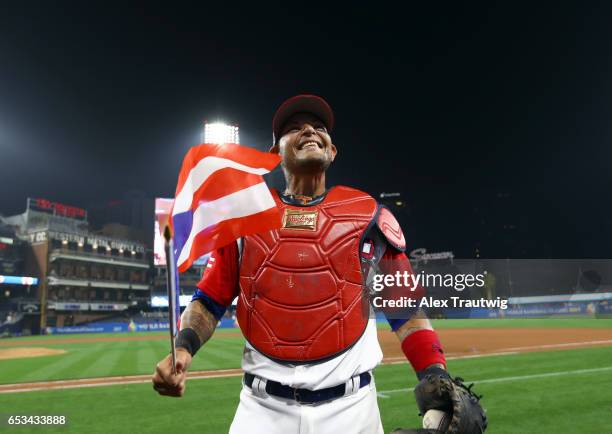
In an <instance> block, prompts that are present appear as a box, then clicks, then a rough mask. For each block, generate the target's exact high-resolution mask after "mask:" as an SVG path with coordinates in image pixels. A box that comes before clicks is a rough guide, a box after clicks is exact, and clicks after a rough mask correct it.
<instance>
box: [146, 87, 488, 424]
mask: <svg viewBox="0 0 612 434" xmlns="http://www.w3.org/2000/svg"><path fill="white" fill-rule="evenodd" d="M333 126H334V115H333V112H332V110H331V108H330V106H329V105H328V104H327V102H326V101H325V100H323V99H322V98H320V97H317V96H314V95H298V96H296V97H293V98H290V99H289V100H287V101H285V102H284V103H283V104H282V105H281V106H280V107H279V109H278V110H277V111H276V114H275V115H274V118H273V121H272V131H273V145H272V147H271V148H270V152H273V153H278V154H279V155H280V156H281V158H282V161H281V164H282V169H283V173H284V175H285V181H286V188H285V189H284V191H282V192H281V191H276V190H272V191H271V192H272V196H273V197H274V200H275V202H276V205H277V207H278V209H279V211H280V212H281V213H282V216H283V220H282V222H283V223H282V227H281V228H279V229H274V230H272V231H269V232H266V233H258V234H255V235H249V236H246V237H243V238H241V239H239V240H237V241H236V242H233V243H231V244H229V245H227V246H225V247H222V248H220V249H217V250H215V251H214V252H212V254H211V258H210V260H209V264H208V266H207V267H206V269H205V272H204V274H203V276H202V279H201V281H200V283H199V284H198V289H197V291H196V292H195V294H194V296H193V299H192V302H191V303H190V304H189V305H188V306H187V308H186V309H185V311H184V313H183V315H182V318H181V330H180V332H179V335H178V338H177V341H176V346H177V374H176V375H174V374H173V372H172V361H171V357H170V356H168V357H166V358H164V359H163V360H161V361H160V362H159V363H158V365H157V367H156V371H155V373H154V375H153V387H154V389H155V390H156V391H157V392H158V393H159V394H161V395H167V396H176V397H180V396H183V394H184V393H185V386H186V379H187V372H188V370H189V367H190V365H191V360H192V357H193V356H194V355H195V354H196V352H197V351H198V349H199V348H200V347H201V346H202V345H204V344H205V343H206V342H207V341H208V340H209V339H210V337H211V336H212V334H213V332H214V330H215V327H216V325H217V323H218V321H219V319H220V318H221V317H222V316H223V315H224V313H225V311H226V309H227V307H229V306H230V305H231V303H232V301H233V300H234V299H235V298H236V297H237V298H238V305H237V319H238V324H239V326H240V329H241V331H242V333H243V335H244V337H245V338H246V345H245V348H244V352H243V358H242V369H243V370H244V378H243V387H242V391H241V393H240V403H239V405H238V409H237V410H236V414H235V416H234V419H233V421H232V423H231V427H230V433H232V434H260V433H261V434H298V433H299V434H306V433H312V434H326V433H334V434H336V433H362V434H382V433H383V428H382V423H381V420H380V413H379V409H378V403H377V395H376V386H375V381H374V375H373V370H374V368H375V367H376V366H377V365H378V364H379V363H380V362H381V360H382V356H383V355H382V351H381V348H380V345H379V343H378V338H377V329H376V318H375V316H374V315H373V307H372V305H371V302H370V297H369V296H368V295H369V293H370V289H369V283H368V282H371V280H372V276H373V275H376V274H379V273H383V274H395V273H397V272H400V273H404V272H409V273H412V269H411V265H410V262H409V261H408V258H407V256H406V254H405V250H406V241H405V238H404V235H403V233H402V230H401V228H400V226H399V224H398V222H397V220H396V219H395V217H394V216H393V214H392V213H391V212H390V211H389V210H388V209H387V208H385V207H384V206H381V205H380V204H378V203H377V202H376V200H374V199H373V198H372V197H371V196H370V195H368V194H367V193H364V192H362V191H359V190H356V189H353V188H349V187H344V186H336V187H332V188H328V187H327V186H326V171H327V169H328V168H329V166H330V165H331V163H332V162H333V161H334V159H335V158H336V155H337V153H338V149H337V148H336V146H335V144H334V143H333V141H332V138H331V136H330V134H331V131H332V128H333ZM387 289H388V290H389V293H390V294H396V293H399V292H398V291H400V290H405V288H401V289H400V288H393V287H390V288H387ZM410 295H411V297H422V295H423V290H422V288H419V289H418V290H415V291H412V292H410ZM388 321H389V323H390V325H391V328H392V330H393V331H394V332H395V334H396V335H397V337H398V338H399V342H400V344H401V348H402V351H403V353H404V354H405V355H406V358H407V359H408V361H409V362H410V364H411V365H412V367H413V368H414V370H415V372H416V373H417V377H418V379H419V381H420V382H419V383H418V385H417V387H416V389H415V394H416V399H417V404H418V407H419V410H420V412H421V414H423V415H424V414H425V413H426V412H427V411H429V410H441V411H443V412H445V413H447V414H448V415H449V416H450V421H449V423H448V424H447V425H448V426H445V427H442V430H440V431H438V432H449V433H458V434H472V433H480V432H483V431H484V430H485V428H486V425H487V421H486V417H485V415H484V412H483V410H482V408H481V406H480V403H479V397H478V396H476V395H475V394H474V393H473V392H472V391H471V389H470V387H466V386H465V385H464V384H463V382H462V381H461V379H459V378H455V379H453V378H451V377H450V375H449V374H448V373H447V372H446V360H445V357H444V352H443V350H442V346H441V344H440V341H439V338H438V335H437V334H436V332H435V331H434V330H433V328H432V326H431V324H430V322H429V320H428V319H427V318H426V317H425V315H424V314H423V312H422V311H420V310H418V309H413V310H412V311H410V314H409V315H406V317H405V318H403V319H397V318H391V316H389V320H388ZM406 411H407V412H409V411H411V410H409V409H406ZM396 432H419V431H415V430H413V431H410V430H404V431H396ZM424 432H434V431H424Z"/></svg>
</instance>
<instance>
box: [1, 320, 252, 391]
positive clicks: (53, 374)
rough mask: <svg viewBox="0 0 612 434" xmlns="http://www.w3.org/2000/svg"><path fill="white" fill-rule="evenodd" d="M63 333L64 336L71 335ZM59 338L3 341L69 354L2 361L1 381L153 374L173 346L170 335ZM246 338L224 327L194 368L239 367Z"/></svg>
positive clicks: (137, 334) (200, 353)
mask: <svg viewBox="0 0 612 434" xmlns="http://www.w3.org/2000/svg"><path fill="white" fill-rule="evenodd" d="M151 335H159V336H160V337H162V336H161V335H163V337H165V336H167V335H168V333H167V332H166V333H154V334H153V333H151V334H149V333H118V334H112V335H111V334H107V335H98V334H87V335H71V336H68V337H72V338H98V337H118V338H121V337H128V336H144V337H146V336H151ZM68 337H66V336H61V338H60V340H66V338H68ZM41 338H42V341H49V342H51V341H52V340H53V341H55V340H56V339H57V338H58V336H48V337H44V336H43V337H41V336H38V337H28V338H18V339H15V340H13V339H11V340H10V341H9V340H7V341H0V349H3V348H15V347H14V346H13V345H11V346H10V347H8V346H6V345H7V344H8V343H11V344H13V343H14V342H19V343H22V344H23V345H22V346H23V347H45V348H54V349H61V350H65V351H66V352H67V353H65V354H60V355H54V356H44V357H32V358H22V359H9V360H0V384H6V383H23V382H29V381H47V380H65V379H74V378H89V377H109V376H116V375H134V374H150V373H152V372H153V370H154V369H155V364H156V363H157V362H158V361H159V360H160V359H162V358H163V357H164V356H165V355H166V354H168V352H169V351H170V344H169V338H168V340H165V339H161V340H138V341H122V342H66V343H36V344H34V343H32V342H38V341H40V340H41ZM243 346H244V339H243V338H242V337H241V336H240V335H239V331H237V330H231V331H230V330H218V331H217V332H215V336H214V338H213V339H211V340H210V341H209V342H208V343H207V344H206V345H205V346H204V347H203V348H202V349H201V350H200V352H198V354H197V357H195V358H194V360H193V364H192V366H191V369H192V370H209V369H228V368H239V367H240V360H241V356H242V348H243Z"/></svg>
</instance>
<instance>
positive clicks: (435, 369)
mask: <svg viewBox="0 0 612 434" xmlns="http://www.w3.org/2000/svg"><path fill="white" fill-rule="evenodd" d="M416 374H417V378H418V379H419V380H422V379H423V378H425V377H427V376H428V375H439V376H441V377H446V378H450V375H449V374H448V372H447V371H446V370H445V369H443V368H440V367H439V366H430V367H429V368H425V369H423V370H422V371H419V372H417V373H416Z"/></svg>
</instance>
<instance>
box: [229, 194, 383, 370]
mask: <svg viewBox="0 0 612 434" xmlns="http://www.w3.org/2000/svg"><path fill="white" fill-rule="evenodd" d="M273 196H274V198H275V200H276V202H277V204H278V207H279V208H280V209H281V212H282V214H283V227H282V228H281V229H277V230H273V231H270V232H267V233H264V234H257V235H252V236H248V237H245V238H244V249H243V254H242V261H241V264H240V289H241V290H240V297H239V301H238V307H237V316H238V323H239V324H240V328H241V330H242V332H243V334H244V336H245V337H246V339H247V340H248V341H249V342H250V343H251V345H252V346H253V347H255V348H256V349H257V350H258V351H259V352H261V353H263V354H265V355H266V356H268V357H270V358H272V359H277V360H281V361H287V362H290V361H291V362H312V361H316V360H321V359H325V358H328V357H331V356H333V355H335V354H338V353H340V352H342V351H344V350H346V349H348V348H350V347H351V346H352V345H353V344H354V343H355V342H356V341H357V340H358V339H359V337H360V336H361V335H362V334H363V332H364V331H365V328H366V326H367V321H368V315H369V304H368V298H367V296H366V295H367V294H365V295H364V293H363V291H364V290H363V276H362V271H361V264H360V257H359V248H360V241H361V239H362V236H363V234H364V232H365V231H366V229H367V228H368V226H369V224H370V222H371V221H372V219H373V218H374V216H375V215H376V209H377V204H376V201H375V200H374V199H373V198H372V197H371V196H369V195H368V194H366V193H363V192H361V191H358V190H354V189H352V188H348V187H335V188H333V189H331V190H330V191H329V192H328V194H327V196H326V197H325V199H324V200H323V201H322V202H321V203H319V204H317V205H312V206H297V205H296V206H294V205H288V204H285V203H284V202H282V201H281V200H280V199H279V197H278V194H277V193H276V192H275V191H273Z"/></svg>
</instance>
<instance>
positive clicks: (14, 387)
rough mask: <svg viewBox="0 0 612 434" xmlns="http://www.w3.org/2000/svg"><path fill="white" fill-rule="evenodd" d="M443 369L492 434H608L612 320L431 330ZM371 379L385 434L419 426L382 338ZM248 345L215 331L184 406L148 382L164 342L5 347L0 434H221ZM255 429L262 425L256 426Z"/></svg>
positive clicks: (138, 337)
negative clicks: (477, 405) (38, 420)
mask: <svg viewBox="0 0 612 434" xmlns="http://www.w3.org/2000/svg"><path fill="white" fill-rule="evenodd" d="M435 327H436V328H437V329H438V330H439V333H440V337H441V340H442V343H443V345H444V347H445V349H446V353H447V356H448V359H449V370H450V371H451V373H454V374H455V375H460V376H462V377H463V378H464V379H465V380H466V381H467V382H474V383H476V384H477V386H476V391H477V392H478V393H480V394H483V395H484V400H483V402H484V405H485V407H486V409H487V413H488V415H489V420H490V424H489V430H488V431H487V432H490V433H498V434H501V433H538V434H543V433H578V432H579V433H581V434H586V433H597V434H603V433H611V432H612V320H609V319H588V318H585V319H541V320H539V319H534V320H527V319H514V320H443V321H436V322H435ZM379 334H380V340H381V344H382V346H383V351H384V353H385V361H384V363H383V365H381V366H380V367H379V368H377V369H376V371H375V377H376V387H377V390H378V394H379V405H380V410H381V413H382V417H383V422H384V426H385V432H389V431H391V430H392V429H393V428H396V427H399V426H404V427H417V426H420V419H419V417H418V415H417V409H416V405H415V402H414V398H413V395H412V391H411V388H412V387H413V386H414V385H415V382H416V381H415V377H414V374H413V373H412V371H411V369H410V368H409V366H408V364H407V362H405V361H404V359H403V356H402V355H401V352H400V350H399V344H398V343H397V341H396V338H395V336H394V335H392V334H391V333H390V331H389V330H387V329H386V327H383V326H381V328H380V330H379ZM243 343H244V341H243V339H242V337H241V335H240V332H239V331H238V330H234V329H222V330H218V331H217V332H216V333H215V336H214V338H213V339H212V340H211V341H210V342H209V343H208V344H207V345H206V347H204V348H203V349H202V350H201V351H200V352H199V353H198V355H197V356H196V358H195V359H194V363H193V365H192V368H191V370H192V374H191V376H190V378H191V380H190V381H189V382H188V386H187V392H186V396H185V397H183V398H182V399H173V398H166V397H160V396H158V395H157V394H156V393H155V392H154V391H153V389H152V387H151V382H150V374H151V373H152V372H153V369H154V366H155V364H156V362H157V361H158V360H159V359H160V358H162V357H163V356H164V355H165V354H167V351H168V350H167V349H168V343H167V333H152V332H149V333H131V334H127V333H123V334H114V335H113V334H105V335H103V334H98V335H92V334H88V335H61V336H44V337H40V336H33V337H27V338H10V339H4V340H0V414H1V415H2V419H3V423H4V425H2V426H0V429H1V430H2V431H3V432H16V433H25V432H30V431H31V432H38V433H40V432H74V433H131V432H147V433H149V432H150V433H167V432H172V431H173V430H175V429H177V427H179V426H180V427H181V429H183V428H189V430H190V432H198V433H226V432H227V430H228V427H229V425H230V423H231V420H232V417H233V414H234V411H235V408H236V405H237V403H238V393H239V390H240V388H241V377H240V370H239V369H238V368H239V367H240V357H241V352H242V346H243ZM9 415H65V416H66V418H67V425H65V426H61V427H50V426H45V427H41V426H36V427H26V426H14V425H13V426H8V425H6V420H7V418H8V416H9ZM253 423H257V421H253Z"/></svg>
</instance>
